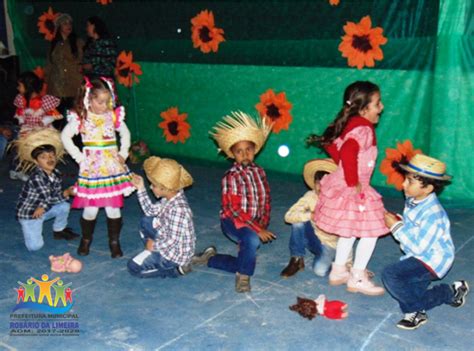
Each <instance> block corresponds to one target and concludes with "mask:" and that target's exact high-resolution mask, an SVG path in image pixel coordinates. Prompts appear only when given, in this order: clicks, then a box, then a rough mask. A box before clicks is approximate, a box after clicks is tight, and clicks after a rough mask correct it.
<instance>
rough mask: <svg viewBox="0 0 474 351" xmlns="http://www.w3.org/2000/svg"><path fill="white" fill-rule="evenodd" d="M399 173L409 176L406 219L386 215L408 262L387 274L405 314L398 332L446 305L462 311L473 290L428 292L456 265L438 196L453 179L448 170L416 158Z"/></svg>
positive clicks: (444, 287) (460, 285)
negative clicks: (440, 306) (433, 309)
mask: <svg viewBox="0 0 474 351" xmlns="http://www.w3.org/2000/svg"><path fill="white" fill-rule="evenodd" d="M400 167H401V168H402V169H403V170H404V171H406V172H407V174H406V176H405V181H404V182H403V191H404V192H405V196H406V198H407V200H406V203H405V209H404V211H403V218H401V217H400V216H398V215H395V214H393V213H386V214H385V223H386V225H387V227H389V228H390V231H391V232H392V235H393V237H394V238H395V239H396V240H397V241H398V242H399V243H400V248H401V250H402V251H403V252H404V253H405V256H403V257H402V258H401V259H400V261H399V262H397V263H394V264H392V265H389V266H388V267H386V268H385V269H384V271H383V274H382V280H383V283H384V285H385V288H386V289H387V291H388V292H389V293H390V295H392V297H393V298H394V299H396V300H397V301H398V303H399V304H400V308H401V310H402V312H403V313H405V317H404V318H403V319H402V320H400V321H399V322H398V324H397V327H399V328H401V329H408V330H411V329H416V328H418V327H419V326H421V325H423V324H425V323H426V322H427V320H428V317H427V315H426V310H429V309H432V308H434V307H436V306H438V305H442V304H449V305H451V306H453V307H461V306H463V305H464V302H465V297H466V295H467V293H468V292H469V285H468V283H467V282H466V281H464V280H460V281H455V282H454V283H453V284H452V285H448V284H439V285H437V286H434V287H432V288H431V289H429V286H430V284H431V282H432V281H434V280H439V279H442V278H443V277H444V276H445V275H446V274H447V273H448V271H449V270H450V268H451V266H452V264H453V261H454V245H453V241H452V239H451V233H450V222H449V218H448V216H447V214H446V212H445V210H444V209H443V207H442V206H441V204H440V203H439V201H438V198H437V196H436V192H439V191H441V190H442V189H443V186H444V185H445V183H446V181H448V180H450V179H451V177H450V176H448V175H446V173H445V171H446V165H445V164H444V163H443V162H441V161H439V160H436V159H434V158H431V157H428V156H426V155H422V154H417V155H415V156H413V158H412V159H411V160H410V162H409V163H408V164H407V165H403V164H400Z"/></svg>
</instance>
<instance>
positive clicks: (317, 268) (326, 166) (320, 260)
mask: <svg viewBox="0 0 474 351" xmlns="http://www.w3.org/2000/svg"><path fill="white" fill-rule="evenodd" d="M336 169H337V165H336V164H335V163H334V161H333V160H332V159H320V160H318V159H315V160H311V161H309V162H307V163H306V164H305V166H304V170H303V176H304V180H305V182H306V185H308V187H310V188H311V189H312V190H309V191H308V192H306V193H305V194H304V196H302V197H301V198H300V199H299V200H298V201H297V202H296V203H295V204H294V205H293V206H291V208H290V209H289V210H288V212H286V214H285V221H286V222H287V223H289V224H291V237H290V243H289V248H290V254H291V258H290V262H289V263H288V265H287V266H286V267H285V269H283V271H282V272H281V273H280V275H281V276H282V277H283V278H289V277H291V276H293V275H295V274H296V273H298V271H300V270H303V269H304V255H305V250H306V249H308V250H309V251H311V253H313V255H314V261H313V271H314V273H315V274H316V275H318V276H320V277H324V276H325V275H326V274H327V272H328V271H329V268H330V267H331V263H332V261H333V260H334V256H335V254H336V246H337V241H338V239H339V237H338V236H336V235H332V234H329V233H326V232H324V231H323V230H321V229H319V228H318V227H316V224H315V222H314V216H313V215H314V209H315V207H316V204H317V202H318V197H319V190H320V180H321V179H322V178H323V177H324V176H325V175H326V174H329V173H332V172H333V171H335V170H336Z"/></svg>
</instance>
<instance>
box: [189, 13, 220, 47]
mask: <svg viewBox="0 0 474 351" xmlns="http://www.w3.org/2000/svg"><path fill="white" fill-rule="evenodd" d="M191 24H192V26H191V32H192V35H191V39H192V40H193V46H194V47H195V48H199V50H201V51H202V52H203V53H205V54H207V53H209V52H211V51H213V52H217V50H218V48H219V44H220V43H221V42H223V41H225V39H224V30H223V29H221V28H217V27H215V26H214V15H213V13H212V11H208V10H204V11H201V12H200V13H199V14H198V15H197V16H196V17H194V18H192V19H191Z"/></svg>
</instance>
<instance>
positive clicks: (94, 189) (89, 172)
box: [69, 108, 135, 208]
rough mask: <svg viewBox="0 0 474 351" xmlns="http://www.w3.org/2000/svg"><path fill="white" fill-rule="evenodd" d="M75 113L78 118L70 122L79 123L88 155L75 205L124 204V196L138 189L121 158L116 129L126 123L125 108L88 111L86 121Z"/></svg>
mask: <svg viewBox="0 0 474 351" xmlns="http://www.w3.org/2000/svg"><path fill="white" fill-rule="evenodd" d="M72 117H73V118H75V119H76V120H72V121H70V122H69V123H73V124H74V125H76V128H77V130H78V131H79V132H80V134H81V137H82V142H83V144H84V146H83V149H82V153H83V154H84V156H85V158H84V160H83V161H82V162H80V164H79V179H78V181H77V184H76V195H75V196H74V200H73V202H72V207H73V208H83V207H88V206H91V207H106V206H108V207H123V196H124V195H125V196H128V195H130V194H131V193H132V192H133V191H134V190H135V188H134V187H133V185H132V184H131V182H130V180H131V174H130V171H129V169H128V167H127V166H126V165H122V164H121V163H120V161H119V152H118V148H117V141H116V138H115V134H116V130H119V128H120V125H121V123H125V122H124V110H123V108H119V109H117V110H116V111H115V113H114V112H112V111H110V112H106V113H105V114H103V115H97V114H94V113H92V112H88V115H87V118H86V119H85V120H83V121H82V124H81V123H80V121H79V117H77V115H75V116H74V115H73V116H72Z"/></svg>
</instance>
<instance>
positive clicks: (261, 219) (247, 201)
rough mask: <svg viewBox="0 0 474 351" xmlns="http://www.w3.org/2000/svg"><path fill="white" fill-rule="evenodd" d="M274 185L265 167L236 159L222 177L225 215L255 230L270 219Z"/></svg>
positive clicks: (222, 216) (240, 225)
mask: <svg viewBox="0 0 474 351" xmlns="http://www.w3.org/2000/svg"><path fill="white" fill-rule="evenodd" d="M270 211H271V206H270V187H269V185H268V182H267V176H266V174H265V171H264V170H263V168H261V167H259V166H257V165H256V164H255V163H251V164H250V165H248V166H247V167H244V166H242V165H241V164H238V163H234V165H233V166H232V168H231V169H229V170H228V171H227V172H226V173H225V175H224V178H223V179H222V209H221V218H232V219H233V220H234V223H235V224H236V226H237V228H240V227H242V226H248V227H250V228H251V229H252V230H254V231H255V232H257V233H258V232H260V231H261V230H262V229H266V228H267V227H268V223H269V222H270Z"/></svg>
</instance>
